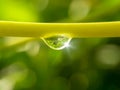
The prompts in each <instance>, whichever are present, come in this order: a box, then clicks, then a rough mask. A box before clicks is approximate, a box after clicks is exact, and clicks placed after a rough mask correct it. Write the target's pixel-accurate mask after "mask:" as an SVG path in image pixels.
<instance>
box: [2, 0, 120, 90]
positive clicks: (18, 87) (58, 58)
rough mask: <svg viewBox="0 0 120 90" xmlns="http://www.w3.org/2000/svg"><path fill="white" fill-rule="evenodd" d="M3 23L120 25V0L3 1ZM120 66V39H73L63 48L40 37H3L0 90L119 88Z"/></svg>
mask: <svg viewBox="0 0 120 90" xmlns="http://www.w3.org/2000/svg"><path fill="white" fill-rule="evenodd" d="M0 19H1V20H12V21H23V22H28V21H29V22H56V23H57V22H68V23H69V22H100V21H102V22H103V21H119V20H120V0H0ZM8 29H9V27H8ZM11 32H12V31H11ZM53 39H55V38H53ZM65 40H66V39H65ZM50 43H51V42H50ZM57 44H58V46H59V44H61V43H57ZM119 67H120V38H119V37H118V38H73V39H72V41H71V42H70V47H68V48H65V49H63V50H53V49H51V48H49V47H48V46H47V45H46V44H45V43H44V42H43V41H42V39H40V38H34V39H30V40H28V39H25V38H22V37H1V38H0V90H120V84H119V81H120V73H119V72H120V69H119Z"/></svg>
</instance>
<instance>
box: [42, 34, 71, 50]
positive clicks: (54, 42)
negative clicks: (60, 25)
mask: <svg viewBox="0 0 120 90" xmlns="http://www.w3.org/2000/svg"><path fill="white" fill-rule="evenodd" d="M42 39H43V41H44V42H45V43H46V44H47V45H48V46H49V47H50V48H52V49H54V50H61V49H64V48H65V47H68V46H69V43H70V41H71V38H70V37H69V36H66V35H55V36H51V37H47V38H42Z"/></svg>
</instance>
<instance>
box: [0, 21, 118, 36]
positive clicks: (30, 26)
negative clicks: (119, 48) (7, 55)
mask: <svg viewBox="0 0 120 90" xmlns="http://www.w3.org/2000/svg"><path fill="white" fill-rule="evenodd" d="M54 34H66V35H70V36H71V37H83V38H84V37H85V38H87V37H119V36H120V22H94V23H31V22H12V21H0V36H1V37H3V36H17V37H47V36H49V35H54Z"/></svg>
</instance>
